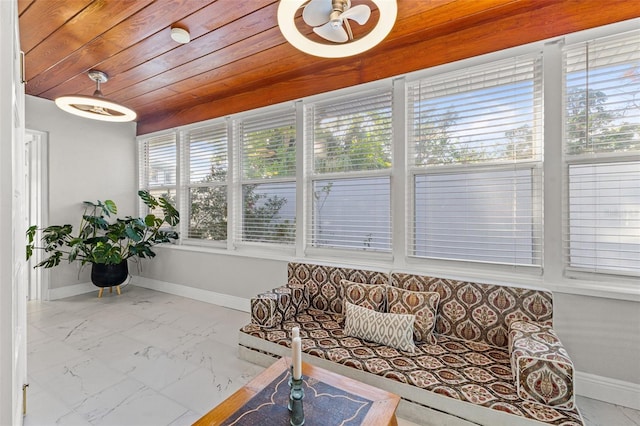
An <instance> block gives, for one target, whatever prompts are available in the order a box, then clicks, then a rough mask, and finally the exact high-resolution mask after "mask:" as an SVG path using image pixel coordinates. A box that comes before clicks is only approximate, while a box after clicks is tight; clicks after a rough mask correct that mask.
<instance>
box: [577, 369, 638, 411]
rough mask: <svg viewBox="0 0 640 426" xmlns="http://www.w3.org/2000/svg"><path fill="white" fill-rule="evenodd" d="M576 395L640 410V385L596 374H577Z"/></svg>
mask: <svg viewBox="0 0 640 426" xmlns="http://www.w3.org/2000/svg"><path fill="white" fill-rule="evenodd" d="M575 380H576V393H577V394H578V395H580V396H585V397H587V398H592V399H597V400H599V401H604V402H608V403H609V404H615V405H622V406H623V407H628V408H633V409H634V410H640V385H639V384H636V383H631V382H625V381H622V380H617V379H610V378H608V377H603V376H597V375H595V374H589V373H581V372H579V371H578V372H576V375H575Z"/></svg>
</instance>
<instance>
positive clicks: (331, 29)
mask: <svg viewBox="0 0 640 426" xmlns="http://www.w3.org/2000/svg"><path fill="white" fill-rule="evenodd" d="M370 1H371V2H372V3H374V4H375V5H376V6H377V7H378V10H379V12H380V13H379V18H378V22H377V23H376V25H375V27H374V28H373V29H372V30H371V31H370V32H369V33H368V34H366V35H365V36H363V37H360V38H354V37H353V34H352V31H351V25H352V23H354V22H355V23H356V24H359V25H364V24H365V23H366V22H367V21H368V19H369V17H370V16H371V9H370V7H369V6H367V5H364V4H360V5H356V6H353V7H351V0H311V1H307V0H280V3H279V5H278V27H279V28H280V32H282V35H283V36H284V38H285V39H286V40H287V41H288V42H289V43H291V44H292V45H293V46H294V47H295V48H297V49H298V50H301V51H302V52H305V53H307V54H309V55H314V56H319V57H323V58H344V57H347V56H353V55H358V54H360V53H362V52H365V51H367V50H369V49H371V48H372V47H374V46H376V45H377V44H378V43H380V42H381V41H382V40H384V39H385V37H386V36H387V35H388V34H389V33H390V32H391V29H392V28H393V26H394V24H395V22H396V17H397V14H398V4H397V2H396V0H370ZM300 8H303V12H302V21H303V23H304V24H306V25H307V26H308V28H309V29H312V30H313V32H314V33H316V34H317V35H318V36H319V37H320V38H323V39H325V40H327V41H329V42H331V43H319V42H316V41H313V40H311V39H310V38H308V37H307V34H306V32H305V31H302V32H301V30H300V29H299V28H298V26H297V25H296V22H295V19H296V14H297V12H298V10H299V9H300Z"/></svg>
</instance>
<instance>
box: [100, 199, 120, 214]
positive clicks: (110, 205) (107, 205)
mask: <svg viewBox="0 0 640 426" xmlns="http://www.w3.org/2000/svg"><path fill="white" fill-rule="evenodd" d="M102 210H103V211H104V212H105V214H106V215H107V216H109V213H111V214H118V207H116V203H114V202H113V201H112V200H105V202H104V206H103V207H102Z"/></svg>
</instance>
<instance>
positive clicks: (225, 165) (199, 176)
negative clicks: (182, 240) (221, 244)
mask: <svg viewBox="0 0 640 426" xmlns="http://www.w3.org/2000/svg"><path fill="white" fill-rule="evenodd" d="M183 140H184V145H183V146H184V149H183V150H184V155H183V156H182V158H183V161H184V165H183V171H184V176H185V178H184V181H185V183H186V184H185V191H184V192H183V196H184V197H186V199H185V200H184V202H183V203H182V205H183V208H182V211H183V212H184V213H183V224H182V226H183V227H184V226H187V229H186V237H187V238H191V239H197V240H209V241H225V240H226V239H227V180H228V170H229V160H228V155H227V141H228V138H227V125H226V123H225V122H221V123H220V124H217V125H212V126H206V127H201V128H195V129H191V130H188V131H186V132H185V133H184V138H183ZM185 217H188V218H189V220H188V222H187V221H186V220H184V218H185ZM183 235H184V233H183Z"/></svg>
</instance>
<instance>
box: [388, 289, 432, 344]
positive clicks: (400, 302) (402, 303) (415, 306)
mask: <svg viewBox="0 0 640 426" xmlns="http://www.w3.org/2000/svg"><path fill="white" fill-rule="evenodd" d="M439 300H440V295H439V294H438V293H435V292H434V293H430V292H422V291H411V290H405V289H401V288H397V287H392V286H388V287H387V311H388V312H391V313H395V314H413V315H415V316H416V321H415V324H414V332H413V336H414V338H415V340H416V341H417V342H424V343H430V344H432V345H435V344H436V338H435V336H434V335H433V328H434V327H435V325H436V313H437V311H438V301H439Z"/></svg>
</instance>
